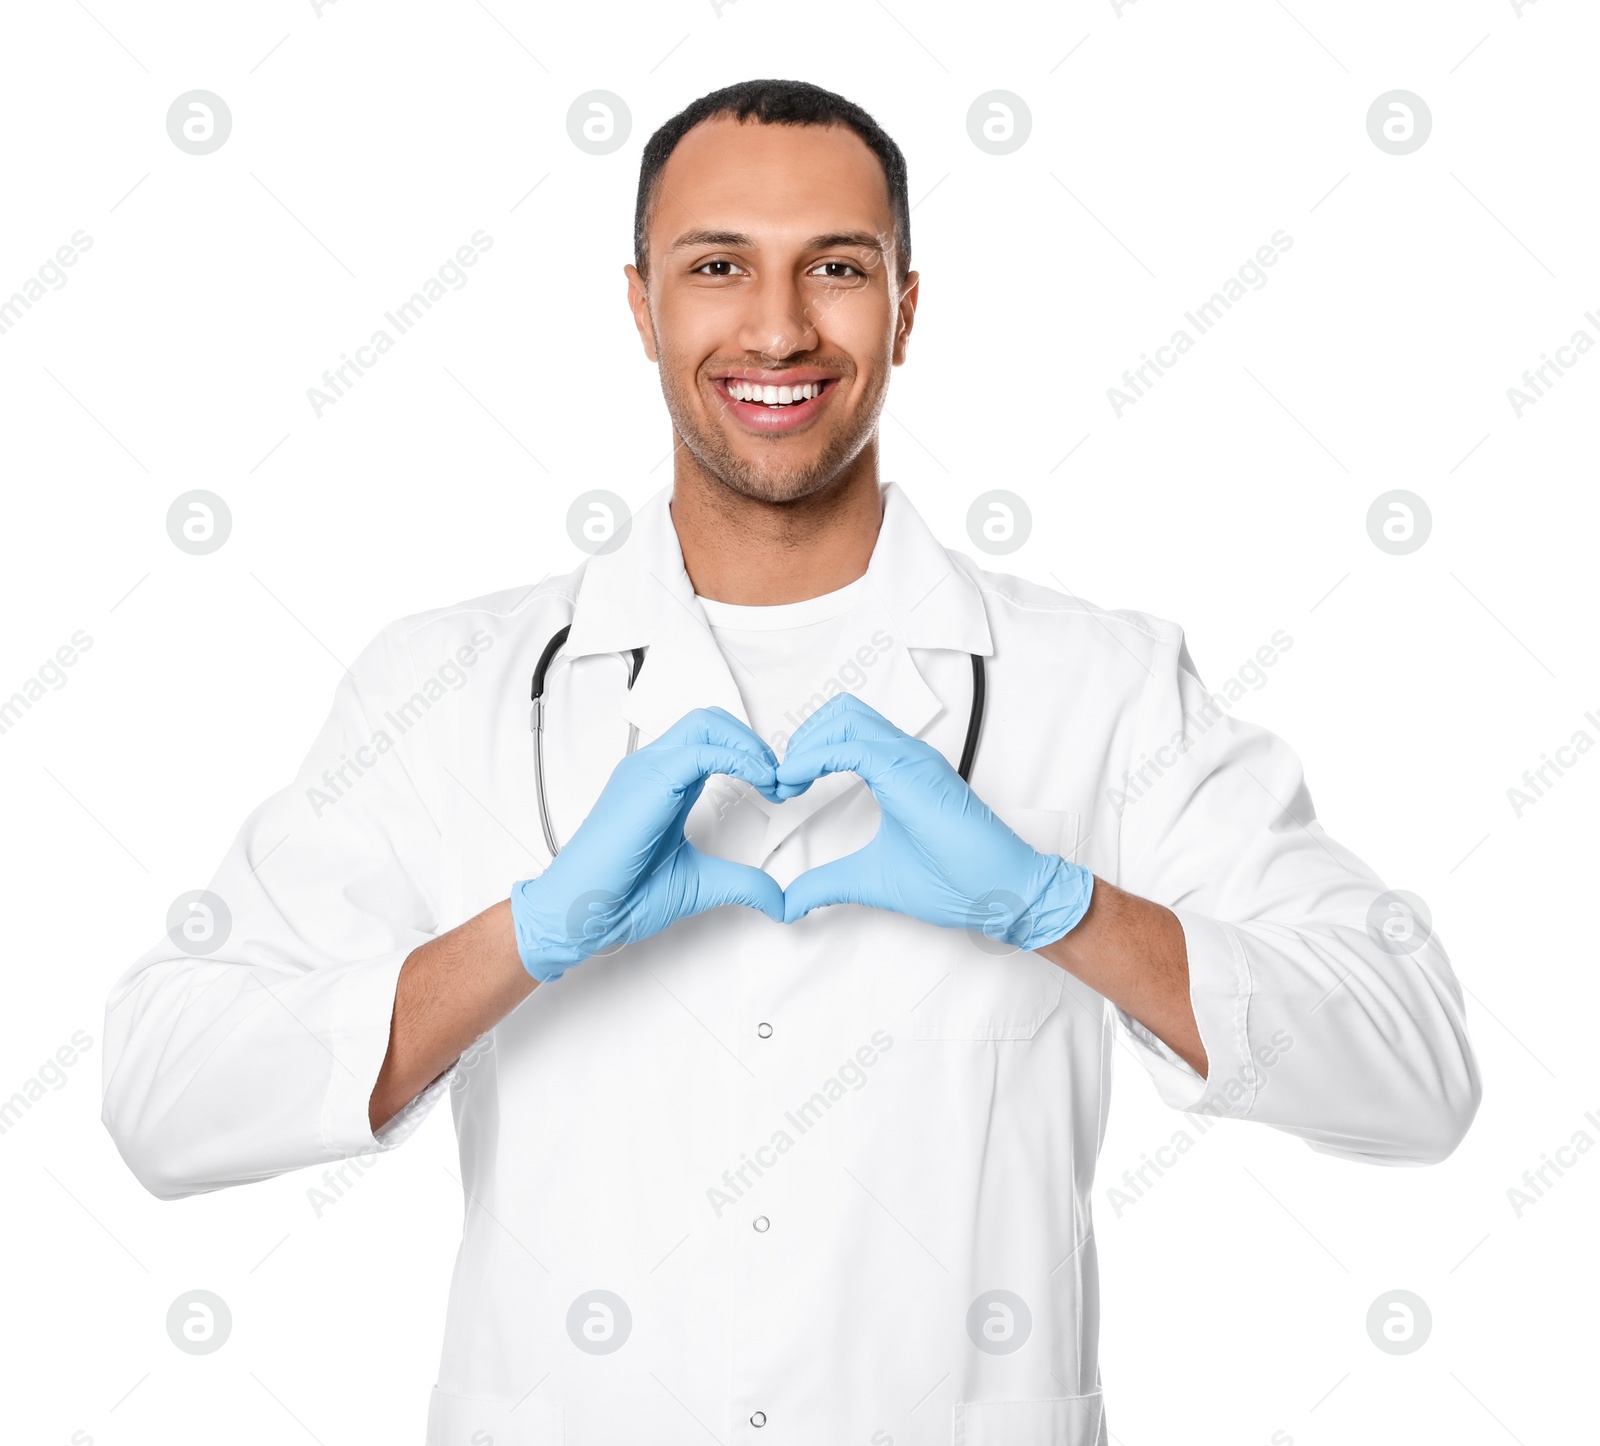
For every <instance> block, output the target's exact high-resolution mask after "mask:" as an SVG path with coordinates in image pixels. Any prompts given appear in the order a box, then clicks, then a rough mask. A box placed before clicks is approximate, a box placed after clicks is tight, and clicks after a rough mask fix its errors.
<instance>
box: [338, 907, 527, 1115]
mask: <svg viewBox="0 0 1600 1446" xmlns="http://www.w3.org/2000/svg"><path fill="white" fill-rule="evenodd" d="M537 987H538V981H537V980H535V979H534V978H533V977H532V975H530V974H529V973H528V971H527V970H526V969H525V968H524V967H523V964H522V959H521V957H520V956H519V955H518V953H517V940H516V934H515V932H514V931H513V929H512V925H511V905H510V903H509V901H504V900H503V901H502V902H500V903H498V904H495V905H493V906H492V907H491V908H488V909H485V910H484V911H483V913H481V914H478V915H476V916H475V917H474V918H471V919H468V920H467V922H466V923H464V924H462V925H460V926H459V927H457V928H454V929H452V930H450V932H449V933H448V934H441V935H440V936H439V937H438V938H437V939H432V940H429V942H428V943H426V944H423V945H421V946H420V947H419V948H416V949H413V950H412V951H411V953H410V954H409V955H408V956H407V958H406V962H405V963H404V965H402V966H401V969H400V976H399V982H398V984H397V986H396V988H395V997H394V1014H393V1017H392V1018H391V1020H390V1023H389V1050H388V1053H387V1054H386V1055H385V1056H384V1060H383V1068H382V1069H381V1070H380V1071H379V1072H378V1080H377V1083H376V1084H375V1085H374V1086H373V1089H372V1099H371V1102H370V1104H369V1106H368V1117H369V1119H370V1120H371V1122H372V1128H373V1130H374V1131H377V1130H379V1129H382V1128H383V1126H384V1125H385V1124H387V1123H388V1122H389V1121H390V1120H391V1119H393V1118H394V1116H395V1115H396V1114H397V1113H398V1112H399V1111H400V1109H401V1108H402V1107H403V1106H404V1105H405V1104H406V1103H407V1102H408V1101H410V1100H412V1099H414V1098H415V1097H416V1096H417V1095H418V1094H420V1093H421V1092H422V1091H423V1090H424V1089H426V1088H427V1086H428V1085H429V1084H430V1083H432V1082H433V1081H434V1080H436V1079H437V1078H438V1077H439V1076H440V1075H441V1074H443V1073H444V1072H445V1070H447V1069H449V1068H450V1066H451V1065H452V1064H454V1063H455V1061H456V1060H457V1059H458V1058H460V1056H461V1052H462V1051H463V1050H464V1049H466V1047H467V1046H468V1045H470V1044H471V1043H472V1042H473V1041H474V1040H475V1039H477V1038H478V1037H479V1036H480V1035H482V1034H483V1033H485V1032H486V1031H487V1030H489V1029H491V1028H492V1027H493V1026H494V1025H496V1024H497V1023H499V1021H500V1020H502V1019H504V1018H505V1016H506V1015H507V1014H509V1013H510V1012H511V1011H512V1010H513V1009H515V1008H516V1007H517V1005H518V1004H520V1003H521V1002H522V1001H523V1000H524V999H526V998H527V997H528V995H530V994H531V993H532V992H533V991H534V990H535V989H536V988H537Z"/></svg>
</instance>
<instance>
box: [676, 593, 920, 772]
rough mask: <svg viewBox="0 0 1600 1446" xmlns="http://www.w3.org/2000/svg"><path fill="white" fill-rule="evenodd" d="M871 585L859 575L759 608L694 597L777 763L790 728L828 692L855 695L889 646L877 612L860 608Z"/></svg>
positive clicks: (752, 720)
mask: <svg viewBox="0 0 1600 1446" xmlns="http://www.w3.org/2000/svg"><path fill="white" fill-rule="evenodd" d="M870 586H871V584H870V583H869V582H868V580H867V576H866V574H865V573H863V574H862V575H861V576H860V577H858V578H857V579H856V580H855V581H854V582H852V583H847V584H846V585H845V586H844V587H841V588H839V589H837V590H836V591H834V592H825V593H823V594H822V595H821V596H820V597H810V598H804V599H802V600H801V601H800V602H793V603H775V604H772V605H770V606H766V607H747V606H744V605H742V604H739V603H725V602H716V601H714V600H713V599H711V598H704V597H699V594H696V597H697V598H698V600H699V603H700V606H701V608H702V609H704V611H705V615H706V621H707V622H708V623H709V624H710V625H711V635H712V637H713V638H715V639H716V643H717V646H718V647H719V648H721V649H722V655H723V657H725V658H726V659H727V660H728V670H729V671H730V672H731V673H732V674H733V681H734V683H735V684H736V685H737V687H738V689H739V697H740V698H741V699H742V700H743V702H744V707H745V713H746V715H747V716H748V717H749V719H750V726H751V727H752V728H754V729H755V731H756V732H757V733H758V734H760V736H761V737H762V738H763V739H764V740H765V741H766V742H767V743H768V744H770V745H771V747H772V751H773V752H774V753H776V754H777V755H778V757H779V758H780V759H781V758H782V757H783V756H784V754H785V752H786V750H787V748H788V745H789V739H790V738H791V737H792V736H793V734H794V731H795V729H796V728H798V727H799V726H800V725H801V723H803V722H804V721H805V720H806V718H807V717H809V716H810V715H811V714H812V713H814V712H816V710H817V709H818V708H820V707H821V706H822V705H823V704H824V703H826V702H827V701H828V699H829V698H831V697H833V696H834V695H835V694H837V693H851V692H855V691H856V690H857V689H858V688H859V687H860V686H861V684H862V683H863V682H864V681H865V680H866V670H867V669H868V668H870V667H871V666H872V664H873V662H874V661H876V659H877V658H879V657H881V656H882V655H883V654H885V653H887V652H888V651H889V649H890V647H891V646H892V644H893V639H892V638H891V637H890V636H889V634H888V633H887V632H886V631H885V630H884V629H883V627H882V625H881V616H882V615H881V614H880V613H878V612H876V610H871V609H867V608H865V607H864V606H863V604H864V603H865V602H866V601H867V600H868V599H869V598H870V596H871V594H870V593H869V591H868V589H869V587H870ZM869 618H872V619H874V620H875V621H868V619H869Z"/></svg>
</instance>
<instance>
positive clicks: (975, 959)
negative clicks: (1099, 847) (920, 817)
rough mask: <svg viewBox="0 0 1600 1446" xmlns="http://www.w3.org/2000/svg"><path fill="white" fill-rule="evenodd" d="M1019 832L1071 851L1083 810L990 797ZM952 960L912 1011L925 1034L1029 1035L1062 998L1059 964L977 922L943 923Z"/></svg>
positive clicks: (1040, 844)
mask: <svg viewBox="0 0 1600 1446" xmlns="http://www.w3.org/2000/svg"><path fill="white" fill-rule="evenodd" d="M990 807H991V808H992V809H993V810H994V812H995V813H996V814H997V815H999V817H1000V818H1002V819H1003V820H1004V821H1005V822H1006V824H1007V825H1008V826H1009V827H1010V828H1011V829H1012V831H1013V832H1014V833H1016V834H1017V835H1018V836H1019V837H1020V838H1023V839H1025V840H1026V841H1027V842H1028V843H1030V844H1032V845H1033V846H1034V848H1036V849H1038V850H1039V851H1040V853H1048V854H1060V855H1061V856H1062V857H1064V858H1067V859H1071V858H1072V857H1073V855H1074V854H1075V853H1076V852H1077V849H1078V834H1079V829H1080V824H1081V815H1079V814H1077V813H1074V812H1068V811H1067V810H1065V809H1058V808H1013V807H1011V806H1009V805H997V804H990ZM946 934H947V940H946V943H947V950H946V957H945V959H944V961H943V962H944V963H945V965H946V966H947V967H946V969H945V971H944V974H943V977H942V978H941V979H940V981H939V983H938V984H936V985H934V987H933V988H932V989H930V990H929V991H928V993H927V994H926V995H925V996H924V998H923V999H922V1000H921V1002H919V1003H918V1004H917V1005H916V1006H915V1007H914V1008H913V1009H912V1011H911V1033H912V1038H914V1039H920V1040H1027V1039H1032V1038H1033V1036H1034V1035H1035V1034H1036V1033H1038V1030H1039V1026H1040V1025H1042V1024H1043V1023H1044V1021H1045V1020H1046V1019H1048V1018H1049V1017H1050V1015H1051V1014H1052V1013H1054V1012H1055V1010H1056V1008H1057V1007H1058V1006H1059V1005H1060V1003H1061V995H1062V989H1063V986H1064V982H1065V981H1064V978H1063V975H1062V970H1061V969H1060V967H1059V966H1058V965H1055V964H1052V963H1051V962H1050V961H1049V960H1048V959H1044V958H1041V957H1040V956H1039V955H1038V954H1033V953H1029V952H1027V951H1025V950H1021V949H1013V948H1011V947H1010V946H1009V945H1006V944H1002V943H998V942H997V941H995V940H993V939H990V938H988V937H986V936H985V935H984V934H983V933H982V932H981V931H979V930H962V929H951V930H947V931H946Z"/></svg>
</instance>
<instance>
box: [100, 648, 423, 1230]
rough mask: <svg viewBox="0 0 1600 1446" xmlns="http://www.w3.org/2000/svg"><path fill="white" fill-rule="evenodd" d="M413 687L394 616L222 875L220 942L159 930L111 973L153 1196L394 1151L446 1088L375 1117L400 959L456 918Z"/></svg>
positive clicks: (108, 1119) (123, 1115)
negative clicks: (379, 1124)
mask: <svg viewBox="0 0 1600 1446" xmlns="http://www.w3.org/2000/svg"><path fill="white" fill-rule="evenodd" d="M417 691H419V689H418V685H417V681H416V674H415V670H414V668H413V667H412V663H411V658H410V654H409V650H408V647H407V643H406V639H405V634H404V631H403V629H402V628H401V627H400V626H399V625H396V626H394V627H391V628H389V629H386V630H385V631H384V632H383V633H381V634H379V636H378V637H377V638H376V639H375V640H374V641H373V642H372V643H371V644H369V645H368V647H367V648H366V649H364V650H363V652H362V654H361V656H360V657H359V658H358V659H357V660H356V662H355V664H354V666H353V667H352V668H351V669H350V671H349V672H348V673H346V674H345V676H344V678H343V680H342V681H341V682H340V684H339V686H338V690H337V693H336V696H335V699H334V704H333V709H332V712H331V714H330V715H329V717H328V720H327V722H326V723H325V724H324V726H323V728H322V731H321V733H320V734H319V735H318V737H317V739H316V742H315V743H314V745H313V747H312V749H311V752H310V753H309V754H308V755H307V757H306V760H305V762H304V763H303V764H302V765H301V767H300V770H299V773H298V775H297V776H296V778H295V780H294V782H293V783H291V784H290V785H289V786H288V787H287V788H285V789H284V790H283V791H282V792H280V793H278V794H276V795H274V796H273V797H272V798H269V799H268V800H267V801H266V802H265V803H263V804H262V805H261V806H260V807H259V808H257V809H256V810H255V812H253V813H252V814H251V815H250V817H249V818H248V819H247V820H246V821H245V824H244V826H243V828H242V829H241V830H240V831H239V835H238V837H237V838H236V839H235V840H234V842H233V846H232V848H231V849H230V850H229V851H228V853H227V856H226V857H225V858H224V859H223V861H222V865H221V867H220V868H219V869H218V870H217V873H216V875H215V877H214V878H213V879H212V880H211V882H210V884H209V885H208V886H207V887H208V890H209V892H210V893H212V894H214V895H216V896H217V897H218V898H219V899H221V901H222V902H223V904H224V905H225V906H226V909H227V911H228V915H229V924H228V927H227V929H226V931H224V930H223V929H222V928H220V927H217V928H216V929H215V931H214V936H213V937H217V938H220V941H221V942H220V944H218V945H217V946H216V947H214V948H209V952H204V953H199V952H190V948H191V947H194V946H187V945H184V946H180V945H179V944H178V943H175V942H174V940H173V939H172V938H170V937H168V936H166V935H163V936H162V938H161V940H160V941H159V942H158V943H157V944H156V945H155V946H154V947H153V948H151V949H150V950H149V952H148V953H146V954H145V955H144V956H143V957H142V958H141V959H139V960H138V961H137V962H136V963H135V964H134V965H133V966H132V967H131V968H130V969H128V971H127V972H126V973H124V974H123V975H122V976H121V978H120V979H118V980H117V982H116V984H115V985H114V986H113V987H112V990H111V993H110V997H109V1000H108V1002H107V1006H106V1025H105V1054H104V1064H103V1106H102V1114H101V1118H102V1119H103V1120H104V1122H105V1125H106V1128H107V1129H108V1130H109V1131H110V1133H111V1136H112V1139H113V1140H114V1141H115V1142H116V1145H117V1148H118V1150H119V1151H120V1152H121V1154H122V1157H123V1159H124V1160H126V1161H127V1163H128V1165H129V1167H130V1168H131V1169H132V1170H133V1173H134V1174H135V1176H137V1177H138V1179H139V1180H140V1182H141V1183H142V1184H144V1185H145V1187H146V1188H147V1189H149V1190H150V1191H151V1192H152V1193H154V1194H155V1195H158V1196H160V1197H162V1198H163V1199H171V1198H176V1197H179V1196H183V1195H191V1194H195V1193H198V1192H200V1191H205V1190H215V1189H218V1188H219V1187H221V1186H224V1185H236V1184H241V1183H243V1182H244V1181H247V1180H259V1179H264V1178H266V1177H268V1176H272V1175H277V1174H281V1173H282V1172H284V1171H286V1170H292V1169H295V1168H297V1167H300V1166H304V1165H321V1164H324V1163H326V1162H327V1161H330V1160H336V1159H341V1158H345V1157H347V1156H350V1155H354V1154H361V1153H367V1152H370V1151H373V1150H381V1149H392V1148H393V1147H394V1146H396V1145H398V1144H399V1143H400V1142H401V1141H402V1140H404V1139H405V1138H406V1137H407V1136H408V1135H410V1134H411V1133H412V1131H413V1130H415V1129H416V1127H417V1125H418V1124H419V1123H420V1121H421V1119H422V1117H423V1116H424V1115H425V1114H427V1112H428V1111H429V1110H430V1109H431V1108H432V1107H433V1105H434V1103H435V1102H437V1100H438V1099H439V1098H440V1097H441V1095H442V1094H443V1093H444V1092H445V1091H446V1090H447V1089H448V1088H449V1084H450V1080H451V1073H450V1072H447V1073H446V1074H445V1075H443V1076H441V1077H440V1078H439V1079H438V1080H436V1081H434V1082H433V1083H432V1084H431V1085H430V1086H429V1087H428V1088H427V1089H426V1090H424V1091H423V1092H422V1094H420V1095H418V1096H417V1097H416V1098H415V1099H413V1100H412V1101H411V1102H410V1103H409V1104H408V1105H407V1106H406V1107H405V1109H403V1110H402V1111H401V1112H400V1114H399V1115H397V1116H396V1117H395V1118H394V1119H393V1120H391V1121H390V1122H389V1123H388V1124H387V1125H386V1126H385V1127H384V1129H383V1130H382V1131H381V1132H380V1133H379V1134H378V1135H376V1136H374V1134H373V1133H372V1130H371V1128H370V1126H369V1123H368V1118H367V1105H368V1100H369V1098H370V1096H371V1093H372V1087H373V1085H374V1083H375V1082H376V1079H377V1075H378V1070H379V1068H380V1067H381V1065H382V1063H383V1059H384V1055H385V1053H386V1052H387V1049H388V1041H389V1025H390V1018H391V1015H392V1013H393V1007H394V996H395V986H396V981H397V979H398V976H399V973H400V966H401V965H402V964H403V963H404V962H405V959H406V956H407V955H408V954H409V953H410V952H411V951H412V950H413V949H415V948H416V947H417V946H418V945H419V944H423V943H426V942H427V941H428V940H429V939H431V938H433V937H435V935H436V934H437V933H438V932H440V930H441V925H440V917H439V879H440V835H439V829H438V824H437V818H438V812H437V794H436V788H437V781H436V775H435V772H434V765H433V763H432V761H431V758H430V757H429V755H428V752H427V744H426V741H425V729H424V728H423V727H422V726H421V725H420V723H419V722H417V714H418V713H419V712H420V711H425V710H423V709H421V708H420V705H415V704H413V706H412V708H411V709H410V710H409V711H408V710H407V708H406V704H407V701H408V700H410V699H411V698H412V696H413V694H414V693H416V692H417ZM408 720H410V723H412V724H414V725H415V726H408ZM218 917H220V915H219V916H218ZM200 947H206V946H200Z"/></svg>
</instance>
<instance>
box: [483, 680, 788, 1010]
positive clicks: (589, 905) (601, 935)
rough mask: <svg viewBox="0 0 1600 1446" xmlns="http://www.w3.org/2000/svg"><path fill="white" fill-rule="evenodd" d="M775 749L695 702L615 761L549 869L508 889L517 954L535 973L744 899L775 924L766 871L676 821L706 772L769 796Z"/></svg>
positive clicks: (773, 886)
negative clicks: (706, 844)
mask: <svg viewBox="0 0 1600 1446" xmlns="http://www.w3.org/2000/svg"><path fill="white" fill-rule="evenodd" d="M776 763H777V755H776V754H774V753H773V751H772V749H771V748H769V747H768V746H767V745H766V744H765V743H764V742H763V741H762V740H761V739H760V737H758V736H757V735H756V733H755V732H754V731H753V730H752V729H751V728H750V727H749V726H748V725H746V724H744V723H742V722H740V721H739V719H737V718H735V717H734V716H733V714H731V713H729V712H727V711H726V710H725V709H722V708H697V709H695V710H694V712H692V713H688V714H686V715H685V716H684V717H683V718H681V719H679V720H678V722H677V723H675V724H674V725H673V726H672V727H671V728H669V729H668V730H667V731H666V732H665V733H663V734H662V735H661V736H660V737H659V738H657V739H655V740H654V741H653V742H651V743H649V744H646V745H645V747H643V748H639V749H636V750H635V751H634V752H632V753H630V754H628V755H627V756H626V757H624V758H623V759H622V761H621V762H620V763H618V764H617V766H616V767H615V768H614V769H613V770H612V772H611V777H610V778H609V779H607V781H606V786H605V787H604V788H603V789H601V791H600V797H599V798H598V799H596V800H595V805H594V808H593V809H591V810H590V812H589V815H588V817H587V818H585V819H584V821H583V822H582V823H581V824H579V825H578V828H577V831H576V832H575V833H574V834H573V835H572V838H571V839H570V840H569V841H568V842H567V844H566V845H565V846H564V847H563V848H562V850H561V852H560V853H558V854H557V855H556V856H555V858H554V859H552V860H551V862H550V866H549V867H548V868H547V869H546V870H545V871H544V872H543V873H542V874H540V875H539V876H538V877H537V878H534V879H524V880H523V881H522V882H521V883H519V884H516V885H514V886H513V887H512V890H511V918H512V921H513V923H514V924H515V926H516V934H517V952H518V953H519V954H520V955H521V956H522V965H523V968H525V969H526V970H527V971H528V973H530V974H531V975H533V977H534V978H535V979H538V980H540V981H543V982H549V981H550V980H552V979H559V978H560V977H561V976H562V975H563V974H564V973H565V972H566V971H567V970H568V969H570V968H572V967H573V966H574V965H576V964H581V963H582V962H583V961H584V960H585V959H587V958H589V957H590V956H591V955H593V954H598V953H601V952H610V951H611V950H613V949H616V948H619V947H620V946H621V945H623V944H628V943H632V942H634V941H636V940H639V939H648V938H649V937H650V936H651V935H652V934H658V933H660V932H661V930H663V929H665V928H666V927H667V926H668V925H670V924H674V923H676V922H677V921H678V920H679V919H683V918H687V917H688V916H689V915H691V914H699V913H702V912H704V911H705V910H707V909H715V908H718V907H720V906H721V905H723V904H744V905H746V906H747V907H749V908H752V909H759V910H760V911H761V912H762V913H763V914H765V915H766V916H767V917H768V918H769V919H773V920H775V921H776V922H778V923H782V922H783V890H782V889H780V888H779V887H778V884H777V881H776V880H775V879H774V878H773V877H772V875H771V874H768V873H766V872H765V871H764V870H762V869H757V868H752V867H750V865H748V864H738V863H734V862H733V861H732V860H730V859H719V858H715V857H713V856H711V855H710V854H703V853H701V852H700V850H699V849H697V848H695V846H694V845H693V844H691V843H690V842H689V841H688V840H687V839H686V838H685V837H684V835H683V824H684V820H685V819H686V818H688V816H689V810H690V809H691V808H693V807H694V804H695V800H696V799H698V798H699V797H700V794H701V792H702V790H703V789H704V788H705V786H706V779H707V778H708V777H710V776H711V775H712V774H713V773H725V774H728V775H730V776H732V777H734V778H742V779H744V780H745V782H747V783H749V784H751V785H752V786H753V787H755V788H756V789H757V790H759V791H760V792H761V793H763V794H764V795H765V796H767V797H768V798H772V797H774V794H773V789H774V779H773V767H774V765H775V764H776Z"/></svg>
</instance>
